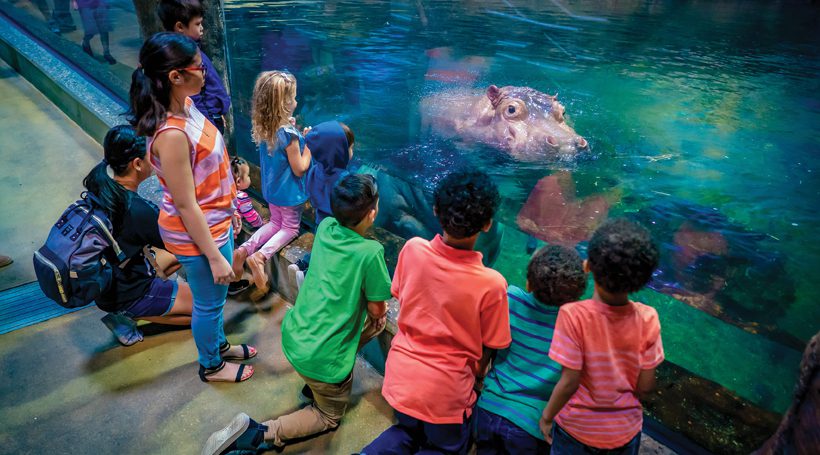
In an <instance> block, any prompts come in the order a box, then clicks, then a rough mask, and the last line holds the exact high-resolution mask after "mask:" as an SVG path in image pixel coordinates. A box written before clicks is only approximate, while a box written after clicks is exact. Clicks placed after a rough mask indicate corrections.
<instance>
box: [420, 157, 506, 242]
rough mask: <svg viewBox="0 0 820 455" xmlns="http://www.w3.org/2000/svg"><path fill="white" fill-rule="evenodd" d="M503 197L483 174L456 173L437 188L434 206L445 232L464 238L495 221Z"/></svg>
mask: <svg viewBox="0 0 820 455" xmlns="http://www.w3.org/2000/svg"><path fill="white" fill-rule="evenodd" d="M500 201H501V197H500V196H499V195H498V187H497V186H496V184H495V183H494V182H493V181H492V179H491V178H490V176H489V175H487V174H485V173H483V172H481V171H471V170H464V171H456V172H453V173H451V174H449V175H448V176H446V177H444V178H443V179H442V180H441V182H439V184H438V186H437V187H436V192H435V196H434V203H435V205H434V207H435V210H436V217H437V218H438V221H439V223H441V228H442V229H444V232H446V233H447V234H449V235H451V236H453V237H455V238H457V239H463V238H467V237H472V236H474V235H476V234H478V232H479V231H481V229H482V228H483V227H484V226H485V225H486V224H487V223H488V222H489V221H490V220H492V219H493V216H494V215H495V212H496V210H498V204H499V203H500Z"/></svg>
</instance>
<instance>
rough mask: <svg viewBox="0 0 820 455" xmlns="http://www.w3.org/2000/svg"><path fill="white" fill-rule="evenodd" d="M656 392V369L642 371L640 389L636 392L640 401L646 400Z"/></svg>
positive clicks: (639, 378)
mask: <svg viewBox="0 0 820 455" xmlns="http://www.w3.org/2000/svg"><path fill="white" fill-rule="evenodd" d="M654 390H655V369H654V368H650V369H647V370H641V372H640V373H639V374H638V387H637V390H636V391H635V392H636V394H637V395H638V399H639V400H644V399H646V397H648V396H649V394H650V393H652V392H653V391H654Z"/></svg>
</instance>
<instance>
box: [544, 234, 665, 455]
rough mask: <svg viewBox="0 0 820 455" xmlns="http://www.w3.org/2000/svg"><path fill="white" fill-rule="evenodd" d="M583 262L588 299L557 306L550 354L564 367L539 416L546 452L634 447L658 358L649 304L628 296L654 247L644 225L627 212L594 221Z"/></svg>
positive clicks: (643, 276)
mask: <svg viewBox="0 0 820 455" xmlns="http://www.w3.org/2000/svg"><path fill="white" fill-rule="evenodd" d="M588 253H589V259H587V261H585V262H584V269H585V270H586V271H587V272H592V277H593V279H594V281H595V293H594V294H593V296H592V298H591V299H589V300H583V301H580V302H575V303H570V304H567V305H564V306H562V307H561V309H560V310H559V312H558V320H557V322H556V324H555V332H554V336H553V339H552V345H551V346H550V352H549V356H550V358H551V359H552V360H555V361H556V362H558V363H559V364H561V366H562V367H563V369H562V371H561V379H560V380H559V381H558V384H556V386H555V389H553V392H552V396H551V397H550V401H549V403H547V407H546V408H544V413H543V415H542V416H541V422H540V426H541V432H542V433H543V434H544V437H545V438H546V439H547V441H548V442H551V443H552V451H551V452H550V453H552V454H554V455H555V454H558V455H562V454H584V453H592V452H598V451H601V452H606V453H608V454H612V455H617V454H634V455H637V454H638V450H639V448H640V443H641V426H642V424H643V408H642V406H641V402H640V401H639V399H640V398H641V397H642V396H643V395H645V394H646V393H648V392H650V391H651V390H652V389H653V388H654V387H655V367H657V366H658V365H659V364H660V363H661V362H663V345H662V343H661V326H660V323H659V322H658V313H657V311H655V309H654V308H652V307H650V306H647V305H644V304H642V303H638V302H633V301H631V300H629V293H632V292H636V291H639V290H640V289H641V288H643V287H644V286H646V284H647V283H649V280H650V279H651V278H652V272H653V271H654V270H655V268H656V267H657V266H658V248H657V247H656V246H655V245H654V244H653V243H652V239H651V238H650V235H649V232H648V231H647V230H646V229H644V228H643V227H641V226H639V225H637V224H635V223H632V222H629V221H627V220H625V219H615V220H611V221H609V222H607V223H605V224H604V225H603V226H601V227H600V228H598V230H597V231H595V234H593V236H592V239H590V241H589V247H588Z"/></svg>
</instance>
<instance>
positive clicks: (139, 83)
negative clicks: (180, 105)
mask: <svg viewBox="0 0 820 455" xmlns="http://www.w3.org/2000/svg"><path fill="white" fill-rule="evenodd" d="M197 52H198V48H197V45H196V42H195V41H194V40H192V39H191V38H189V37H187V36H185V35H183V34H181V33H168V32H162V33H157V34H155V35H154V36H152V37H151V38H148V41H146V42H145V43H144V44H143V45H142V48H141V49H140V55H139V66H137V69H135V70H134V73H133V74H132V75H131V93H130V95H131V110H130V112H129V113H128V121H129V122H130V123H131V125H133V126H134V128H135V129H136V130H137V133H138V134H139V135H141V136H153V135H154V132H155V131H156V130H157V128H159V126H160V125H162V124H163V123H164V122H165V118H166V111H167V110H168V106H169V105H170V103H171V81H170V80H169V79H168V73H170V72H171V71H173V70H175V69H180V68H185V67H187V66H189V65H190V64H191V62H193V60H194V57H196V53H197Z"/></svg>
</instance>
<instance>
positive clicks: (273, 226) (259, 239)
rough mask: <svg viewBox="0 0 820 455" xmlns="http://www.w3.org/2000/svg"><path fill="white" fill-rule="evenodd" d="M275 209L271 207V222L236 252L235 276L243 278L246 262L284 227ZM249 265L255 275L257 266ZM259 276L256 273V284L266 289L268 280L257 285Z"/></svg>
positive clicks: (257, 231)
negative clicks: (254, 270) (254, 271)
mask: <svg viewBox="0 0 820 455" xmlns="http://www.w3.org/2000/svg"><path fill="white" fill-rule="evenodd" d="M274 207H276V206H274V205H270V208H271V214H270V220H269V221H268V222H267V223H265V225H264V226H262V227H261V228H259V229H257V230H256V232H254V233H253V235H252V236H251V238H249V239H248V240H247V241H246V242H245V243H243V244H242V246H240V247H239V248H237V249H236V251H235V252H234V260H235V261H236V262H235V263H234V266H233V268H234V274H235V275H236V276H240V277H241V274H242V272H243V271H244V266H245V262H246V260H248V259H249V257H250V256H251V255H253V254H255V253H256V252H257V251H259V249H260V248H262V246H263V245H265V244H266V243H267V242H268V241H269V240H270V239H271V238H272V237H273V236H274V235H275V234H276V233H277V232H278V231H279V228H280V227H281V226H282V218H281V217H280V216H279V211H278V210H273V208H274ZM248 265H249V266H251V273H253V269H254V266H255V265H256V264H255V263H254V264H251V263H250V262H249V263H248ZM262 273H264V267H263V269H262ZM258 274H259V271H257V272H256V275H254V283H255V284H256V285H257V286H259V285H260V284H261V285H262V287H265V285H266V284H267V280H265V281H264V282H261V280H260V283H256V278H257V275H258Z"/></svg>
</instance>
